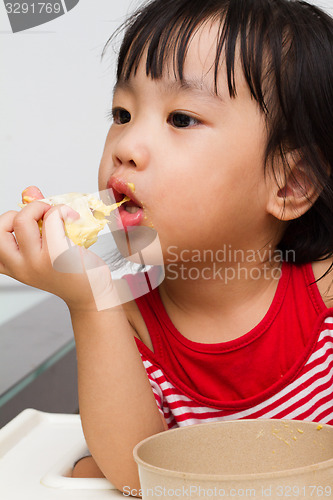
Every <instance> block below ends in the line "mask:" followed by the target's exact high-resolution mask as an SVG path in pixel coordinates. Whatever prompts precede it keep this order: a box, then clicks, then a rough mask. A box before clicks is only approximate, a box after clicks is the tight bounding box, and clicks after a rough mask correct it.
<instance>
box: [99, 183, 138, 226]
mask: <svg viewBox="0 0 333 500" xmlns="http://www.w3.org/2000/svg"><path fill="white" fill-rule="evenodd" d="M133 188H134V185H133ZM133 188H132V186H131V183H127V182H125V181H123V180H122V179H118V178H116V177H111V178H110V179H109V181H108V183H107V189H109V190H111V191H112V192H111V194H112V195H113V197H114V199H115V201H116V202H117V203H118V202H119V201H122V200H123V198H124V196H128V197H129V198H130V201H127V202H126V203H124V204H123V205H121V206H120V207H119V208H118V213H119V219H120V220H118V225H119V227H120V228H121V229H122V228H125V229H126V227H128V226H138V225H139V224H140V223H141V221H142V219H143V207H142V204H141V203H140V202H139V201H138V200H137V199H136V197H135V195H134V192H133Z"/></svg>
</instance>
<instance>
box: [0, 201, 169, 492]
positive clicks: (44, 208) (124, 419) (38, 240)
mask: <svg viewBox="0 0 333 500" xmlns="http://www.w3.org/2000/svg"><path fill="white" fill-rule="evenodd" d="M63 208H65V210H62V209H63ZM66 210H67V208H66V207H61V206H58V207H50V205H47V204H45V203H43V202H40V201H34V202H32V203H29V205H27V206H26V207H25V208H23V209H22V210H21V212H16V211H10V212H6V213H5V214H3V215H1V216H0V273H3V274H6V275H8V276H11V277H13V278H14V279H16V280H18V281H21V282H23V283H26V284H28V285H30V286H34V287H36V288H40V289H42V290H46V291H48V292H50V293H53V294H55V295H57V296H59V297H60V298H62V299H63V300H64V301H65V303H66V304H67V306H68V308H69V311H70V314H71V319H72V324H73V329H74V334H75V340H76V344H77V356H78V376H79V399H80V410H81V415H82V423H83V429H84V432H85V435H86V439H87V443H88V446H89V447H90V450H91V452H92V453H93V455H94V458H95V460H96V462H97V465H98V466H99V468H100V469H101V470H102V472H103V473H104V475H105V476H106V477H107V478H108V479H110V481H111V482H112V483H113V484H114V485H115V486H116V487H117V488H119V489H122V487H123V486H131V487H132V488H136V489H139V488H138V486H139V478H138V473H137V467H136V464H135V462H134V459H133V458H132V450H133V447H134V446H135V444H137V442H138V441H140V440H141V439H144V438H145V437H148V436H150V435H152V434H155V433H157V432H160V431H162V430H164V429H165V427H164V425H163V421H162V419H161V417H160V414H159V411H158V408H157V405H156V402H155V398H154V395H153V393H152V390H151V388H150V384H149V381H148V378H147V376H146V373H145V370H144V366H143V364H142V361H141V357H140V355H139V352H138V350H137V347H136V344H135V341H134V338H133V335H134V330H133V329H132V327H131V326H130V325H129V323H128V321H127V318H126V315H125V313H124V311H123V310H122V308H121V307H116V308H113V309H103V310H101V311H97V308H96V299H98V301H99V302H103V301H105V300H106V301H107V298H108V295H110V294H111V295H112V290H113V285H112V280H111V274H110V272H109V270H108V267H107V266H106V265H103V264H104V263H103V261H101V262H97V264H99V265H98V266H97V267H96V268H95V267H94V266H93V267H94V268H95V269H96V276H95V278H96V281H95V283H94V294H92V286H91V285H92V283H91V279H88V277H87V274H86V273H84V272H81V273H77V272H74V273H73V272H72V273H71V272H69V271H70V264H71V262H67V264H68V269H67V271H68V272H59V271H57V270H56V269H54V267H53V265H52V262H53V261H54V260H53V258H54V256H57V255H59V252H61V251H62V250H64V249H66V248H68V242H67V240H66V237H65V233H64V226H63V220H64V217H66ZM67 212H68V210H67ZM69 212H70V213H71V214H73V216H74V217H75V216H78V214H76V215H75V212H73V211H72V210H69ZM41 219H43V231H42V237H41V235H40V231H39V227H38V221H39V220H41ZM14 234H15V236H14ZM75 249H78V247H75ZM79 250H80V253H79V256H80V258H81V260H80V261H79V262H81V261H82V262H84V263H85V262H88V264H91V263H93V264H96V258H97V257H96V256H95V254H93V253H92V252H89V251H88V250H86V249H79ZM77 256H78V255H77V253H75V254H74V262H73V265H74V266H75V265H76V266H77ZM91 259H93V260H91ZM88 268H89V269H90V267H89V266H88ZM90 278H91V276H90ZM99 299H100V300H99Z"/></svg>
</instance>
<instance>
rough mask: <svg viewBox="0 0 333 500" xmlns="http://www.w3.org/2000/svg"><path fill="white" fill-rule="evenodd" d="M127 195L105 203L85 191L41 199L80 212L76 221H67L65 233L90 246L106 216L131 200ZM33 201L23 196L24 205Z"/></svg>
mask: <svg viewBox="0 0 333 500" xmlns="http://www.w3.org/2000/svg"><path fill="white" fill-rule="evenodd" d="M129 199H130V198H128V197H127V196H125V197H124V199H123V200H122V201H120V202H118V203H113V204H112V205H105V204H104V203H103V202H102V201H101V200H99V199H97V198H95V197H94V196H93V195H91V194H85V193H67V194H63V195H57V196H50V197H49V198H44V199H42V200H39V201H43V202H44V203H48V204H49V205H52V206H55V205H62V204H64V205H68V206H69V207H71V208H73V210H75V211H76V212H78V213H79V214H80V218H79V219H77V220H74V221H71V222H70V221H65V222H64V226H65V234H66V236H68V238H70V239H71V240H72V241H73V243H75V244H76V245H80V246H84V247H85V248H89V247H90V246H91V245H93V244H94V243H95V242H96V241H97V237H98V233H99V232H100V231H101V230H102V229H104V227H105V225H106V223H107V222H108V220H107V219H106V218H105V217H106V216H109V215H110V213H111V212H112V211H113V210H115V209H116V208H118V207H119V206H120V205H121V204H122V203H125V202H126V201H129ZM31 201H33V200H32V199H31V198H30V197H28V196H27V197H25V196H23V202H24V203H23V204H20V206H21V207H24V206H25V205H26V204H27V203H30V202H31ZM38 225H39V228H40V230H41V229H42V221H39V222H38Z"/></svg>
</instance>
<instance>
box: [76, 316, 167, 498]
mask: <svg viewBox="0 0 333 500" xmlns="http://www.w3.org/2000/svg"><path fill="white" fill-rule="evenodd" d="M70 312H71V318H72V324H73V330H74V335H75V340H76V348H77V357H78V381H79V404H80V414H81V418H82V425H83V430H84V433H85V437H86V441H87V444H88V447H89V450H90V451H91V453H92V455H93V457H94V459H95V461H96V463H97V465H98V467H99V468H100V469H101V471H102V472H103V474H104V475H105V476H106V477H107V478H108V479H109V480H110V481H111V482H112V484H114V486H116V488H118V489H119V490H122V488H123V487H124V486H131V488H135V489H137V490H139V489H140V483H139V477H138V472H137V465H136V463H135V461H134V459H133V454H132V452H133V448H134V446H135V445H136V444H137V443H138V442H139V441H141V440H142V439H145V438H146V437H148V436H151V435H153V434H156V433H158V432H161V431H163V430H164V429H165V426H164V424H163V422H162V419H161V417H160V413H159V411H158V408H157V405H156V402H155V397H154V395H153V392H152V390H151V387H150V384H149V381H148V378H147V375H146V372H145V369H144V366H143V364H142V361H141V357H140V354H139V352H138V349H137V347H136V344H135V341H134V338H133V337H134V331H133V329H132V328H131V326H130V325H129V323H128V321H127V318H126V316H125V314H124V312H123V310H122V308H114V309H109V310H106V311H99V312H88V313H85V312H83V311H76V310H72V311H70Z"/></svg>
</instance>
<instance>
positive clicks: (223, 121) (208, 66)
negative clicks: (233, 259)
mask: <svg viewBox="0 0 333 500" xmlns="http://www.w3.org/2000/svg"><path fill="white" fill-rule="evenodd" d="M216 34H217V28H216V27H215V26H214V25H212V26H208V25H206V26H204V27H201V29H200V30H198V32H197V33H196V35H195V36H194V38H193V40H192V42H191V44H190V48H189V51H188V55H187V57H186V61H185V67H184V76H185V80H186V81H185V83H183V84H181V83H180V82H179V81H178V80H176V79H175V78H174V73H173V69H172V65H170V66H169V68H165V71H164V76H163V78H162V79H159V80H152V79H151V78H150V76H148V77H147V76H146V73H145V57H143V58H142V60H141V63H140V66H139V68H138V71H137V74H136V76H135V77H133V76H132V77H131V78H130V80H129V81H128V82H124V83H122V82H120V83H119V84H118V86H117V88H116V91H115V95H114V100H113V110H114V111H113V115H114V121H113V124H112V126H111V128H110V131H109V133H108V136H107V139H106V144H105V150H104V153H103V157H102V160H101V165H100V171H99V189H100V190H103V189H106V187H107V185H108V182H110V178H111V179H112V180H113V181H114V180H116V181H118V180H120V181H124V182H125V183H133V184H134V185H135V197H136V199H137V200H138V201H140V202H141V203H142V205H143V206H144V214H145V218H143V219H142V220H141V221H140V224H141V225H149V226H151V227H154V228H155V230H156V231H157V232H158V235H159V238H160V241H161V245H162V248H163V250H164V255H165V256H167V255H168V253H167V252H168V248H169V247H173V251H174V252H175V250H174V247H175V246H176V247H177V249H178V250H179V251H181V250H183V249H186V250H189V251H193V250H202V249H210V250H213V251H214V250H217V249H218V248H221V246H222V245H231V247H232V248H234V249H240V248H241V249H249V248H250V249H255V248H261V247H262V246H263V245H264V244H265V243H267V241H268V240H269V239H270V238H271V237H272V235H271V234H270V231H271V226H272V216H271V215H270V214H269V213H268V212H267V210H266V205H267V197H268V194H267V192H268V187H267V186H266V182H265V178H264V163H263V157H264V149H265V145H266V140H267V136H266V127H265V121H264V117H263V115H262V113H261V112H260V110H259V107H258V105H257V103H256V102H255V101H254V100H253V99H252V98H251V95H250V91H249V89H248V87H247V85H246V83H245V80H244V77H243V74H242V70H241V66H240V63H239V61H238V60H237V65H236V68H235V77H236V88H237V96H236V98H233V99H231V98H230V97H229V92H228V87H227V80H226V71H225V68H224V65H222V66H221V70H220V74H219V79H218V90H219V96H218V97H217V96H216V95H214V60H215V50H216V48H215V47H216V46H215V44H216ZM111 183H112V182H111ZM231 247H229V248H231Z"/></svg>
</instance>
